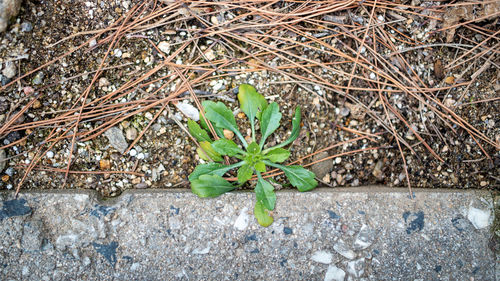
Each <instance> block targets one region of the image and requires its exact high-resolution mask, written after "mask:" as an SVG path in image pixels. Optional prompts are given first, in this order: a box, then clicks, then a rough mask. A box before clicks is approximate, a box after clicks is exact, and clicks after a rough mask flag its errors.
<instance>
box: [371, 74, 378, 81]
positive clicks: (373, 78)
mask: <svg viewBox="0 0 500 281" xmlns="http://www.w3.org/2000/svg"><path fill="white" fill-rule="evenodd" d="M375 78H377V76H376V75H375V73H373V72H371V73H370V79H372V80H375Z"/></svg>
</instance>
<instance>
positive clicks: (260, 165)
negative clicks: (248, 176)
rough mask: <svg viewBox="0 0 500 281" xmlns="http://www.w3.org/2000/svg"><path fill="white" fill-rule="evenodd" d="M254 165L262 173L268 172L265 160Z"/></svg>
mask: <svg viewBox="0 0 500 281" xmlns="http://www.w3.org/2000/svg"><path fill="white" fill-rule="evenodd" d="M253 166H254V168H255V170H257V171H259V172H261V173H265V172H266V164H264V162H262V161H259V162H257V163H255V165H253Z"/></svg>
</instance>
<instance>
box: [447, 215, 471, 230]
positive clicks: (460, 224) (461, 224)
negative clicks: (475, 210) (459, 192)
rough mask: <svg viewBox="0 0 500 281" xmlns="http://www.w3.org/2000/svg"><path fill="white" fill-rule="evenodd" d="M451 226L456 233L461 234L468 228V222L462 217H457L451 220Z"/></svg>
mask: <svg viewBox="0 0 500 281" xmlns="http://www.w3.org/2000/svg"><path fill="white" fill-rule="evenodd" d="M451 224H452V225H453V227H455V228H456V229H457V230H458V231H460V232H462V231H464V230H465V229H467V227H468V226H469V221H468V220H467V219H465V218H464V216H462V215H457V216H456V217H454V218H453V219H451Z"/></svg>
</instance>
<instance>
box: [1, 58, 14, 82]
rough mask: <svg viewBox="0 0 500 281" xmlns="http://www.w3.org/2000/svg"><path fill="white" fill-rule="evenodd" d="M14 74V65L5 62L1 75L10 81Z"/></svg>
mask: <svg viewBox="0 0 500 281" xmlns="http://www.w3.org/2000/svg"><path fill="white" fill-rule="evenodd" d="M16 73H17V71H16V65H15V64H14V63H13V62H11V61H8V62H6V63H5V67H4V69H3V70H2V74H3V75H4V76H5V77H7V78H8V79H12V78H14V76H16Z"/></svg>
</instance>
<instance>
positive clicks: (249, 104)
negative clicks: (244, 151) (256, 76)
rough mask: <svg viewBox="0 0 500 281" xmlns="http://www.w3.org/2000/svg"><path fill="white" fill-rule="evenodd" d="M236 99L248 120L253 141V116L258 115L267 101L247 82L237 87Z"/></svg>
mask: <svg viewBox="0 0 500 281" xmlns="http://www.w3.org/2000/svg"><path fill="white" fill-rule="evenodd" d="M238 100H239V101H240V107H241V110H242V111H243V112H245V114H246V115H247V117H248V120H249V121H250V127H251V129H252V140H253V141H255V122H254V120H255V117H257V116H258V115H260V114H261V113H262V111H264V109H265V108H266V107H267V101H266V99H265V98H264V96H262V95H261V94H259V93H257V91H256V90H255V88H254V87H252V86H250V85H248V84H242V85H240V87H239V89H238ZM259 120H260V119H259Z"/></svg>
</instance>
